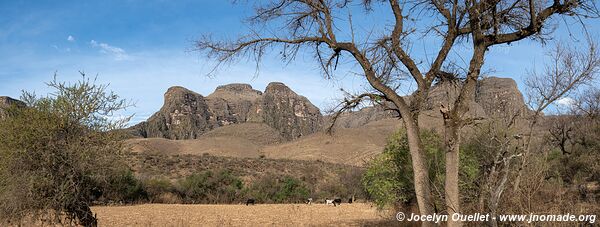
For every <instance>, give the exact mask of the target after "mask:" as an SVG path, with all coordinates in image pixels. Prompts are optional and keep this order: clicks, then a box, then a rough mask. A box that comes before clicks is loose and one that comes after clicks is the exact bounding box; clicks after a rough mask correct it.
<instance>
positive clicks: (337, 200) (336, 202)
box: [333, 199, 342, 206]
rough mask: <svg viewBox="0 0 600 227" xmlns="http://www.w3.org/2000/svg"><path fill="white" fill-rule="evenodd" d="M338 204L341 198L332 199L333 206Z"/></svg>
mask: <svg viewBox="0 0 600 227" xmlns="http://www.w3.org/2000/svg"><path fill="white" fill-rule="evenodd" d="M340 204H342V199H334V200H333V206H339V205H340Z"/></svg>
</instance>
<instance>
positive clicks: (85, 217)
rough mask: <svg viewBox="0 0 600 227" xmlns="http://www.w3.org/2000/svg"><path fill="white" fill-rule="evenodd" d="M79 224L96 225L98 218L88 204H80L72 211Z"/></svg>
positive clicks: (93, 226) (91, 226) (94, 226)
mask: <svg viewBox="0 0 600 227" xmlns="http://www.w3.org/2000/svg"><path fill="white" fill-rule="evenodd" d="M73 213H74V214H75V217H76V218H77V220H79V224H80V225H82V226H85V227H96V226H98V220H97V219H96V217H95V215H94V213H93V212H92V210H91V209H90V207H89V206H88V205H84V204H80V205H79V206H78V207H77V208H76V209H75V211H73Z"/></svg>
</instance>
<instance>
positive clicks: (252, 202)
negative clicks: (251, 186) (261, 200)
mask: <svg viewBox="0 0 600 227" xmlns="http://www.w3.org/2000/svg"><path fill="white" fill-rule="evenodd" d="M255 202H256V201H255V200H254V199H248V200H246V206H248V205H254V203H255Z"/></svg>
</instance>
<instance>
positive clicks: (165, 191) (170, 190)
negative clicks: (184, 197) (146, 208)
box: [143, 178, 178, 203]
mask: <svg viewBox="0 0 600 227" xmlns="http://www.w3.org/2000/svg"><path fill="white" fill-rule="evenodd" d="M143 186H144V191H145V192H146V194H147V195H148V200H149V201H150V202H151V203H173V202H174V201H175V199H165V198H167V197H171V198H172V197H178V196H176V195H175V192H176V191H175V186H173V184H172V183H171V181H169V180H168V179H165V178H151V179H148V180H145V181H144V182H143ZM166 195H169V196H166Z"/></svg>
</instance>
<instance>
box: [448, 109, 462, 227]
mask: <svg viewBox="0 0 600 227" xmlns="http://www.w3.org/2000/svg"><path fill="white" fill-rule="evenodd" d="M444 126H445V134H446V135H445V143H446V181H445V192H446V196H445V197H446V209H447V212H448V226H461V222H454V221H452V215H453V214H455V213H459V212H460V196H459V190H458V182H459V179H458V171H459V169H458V168H459V163H460V160H459V150H460V129H459V126H458V124H457V123H456V122H454V120H453V119H445V120H444Z"/></svg>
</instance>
